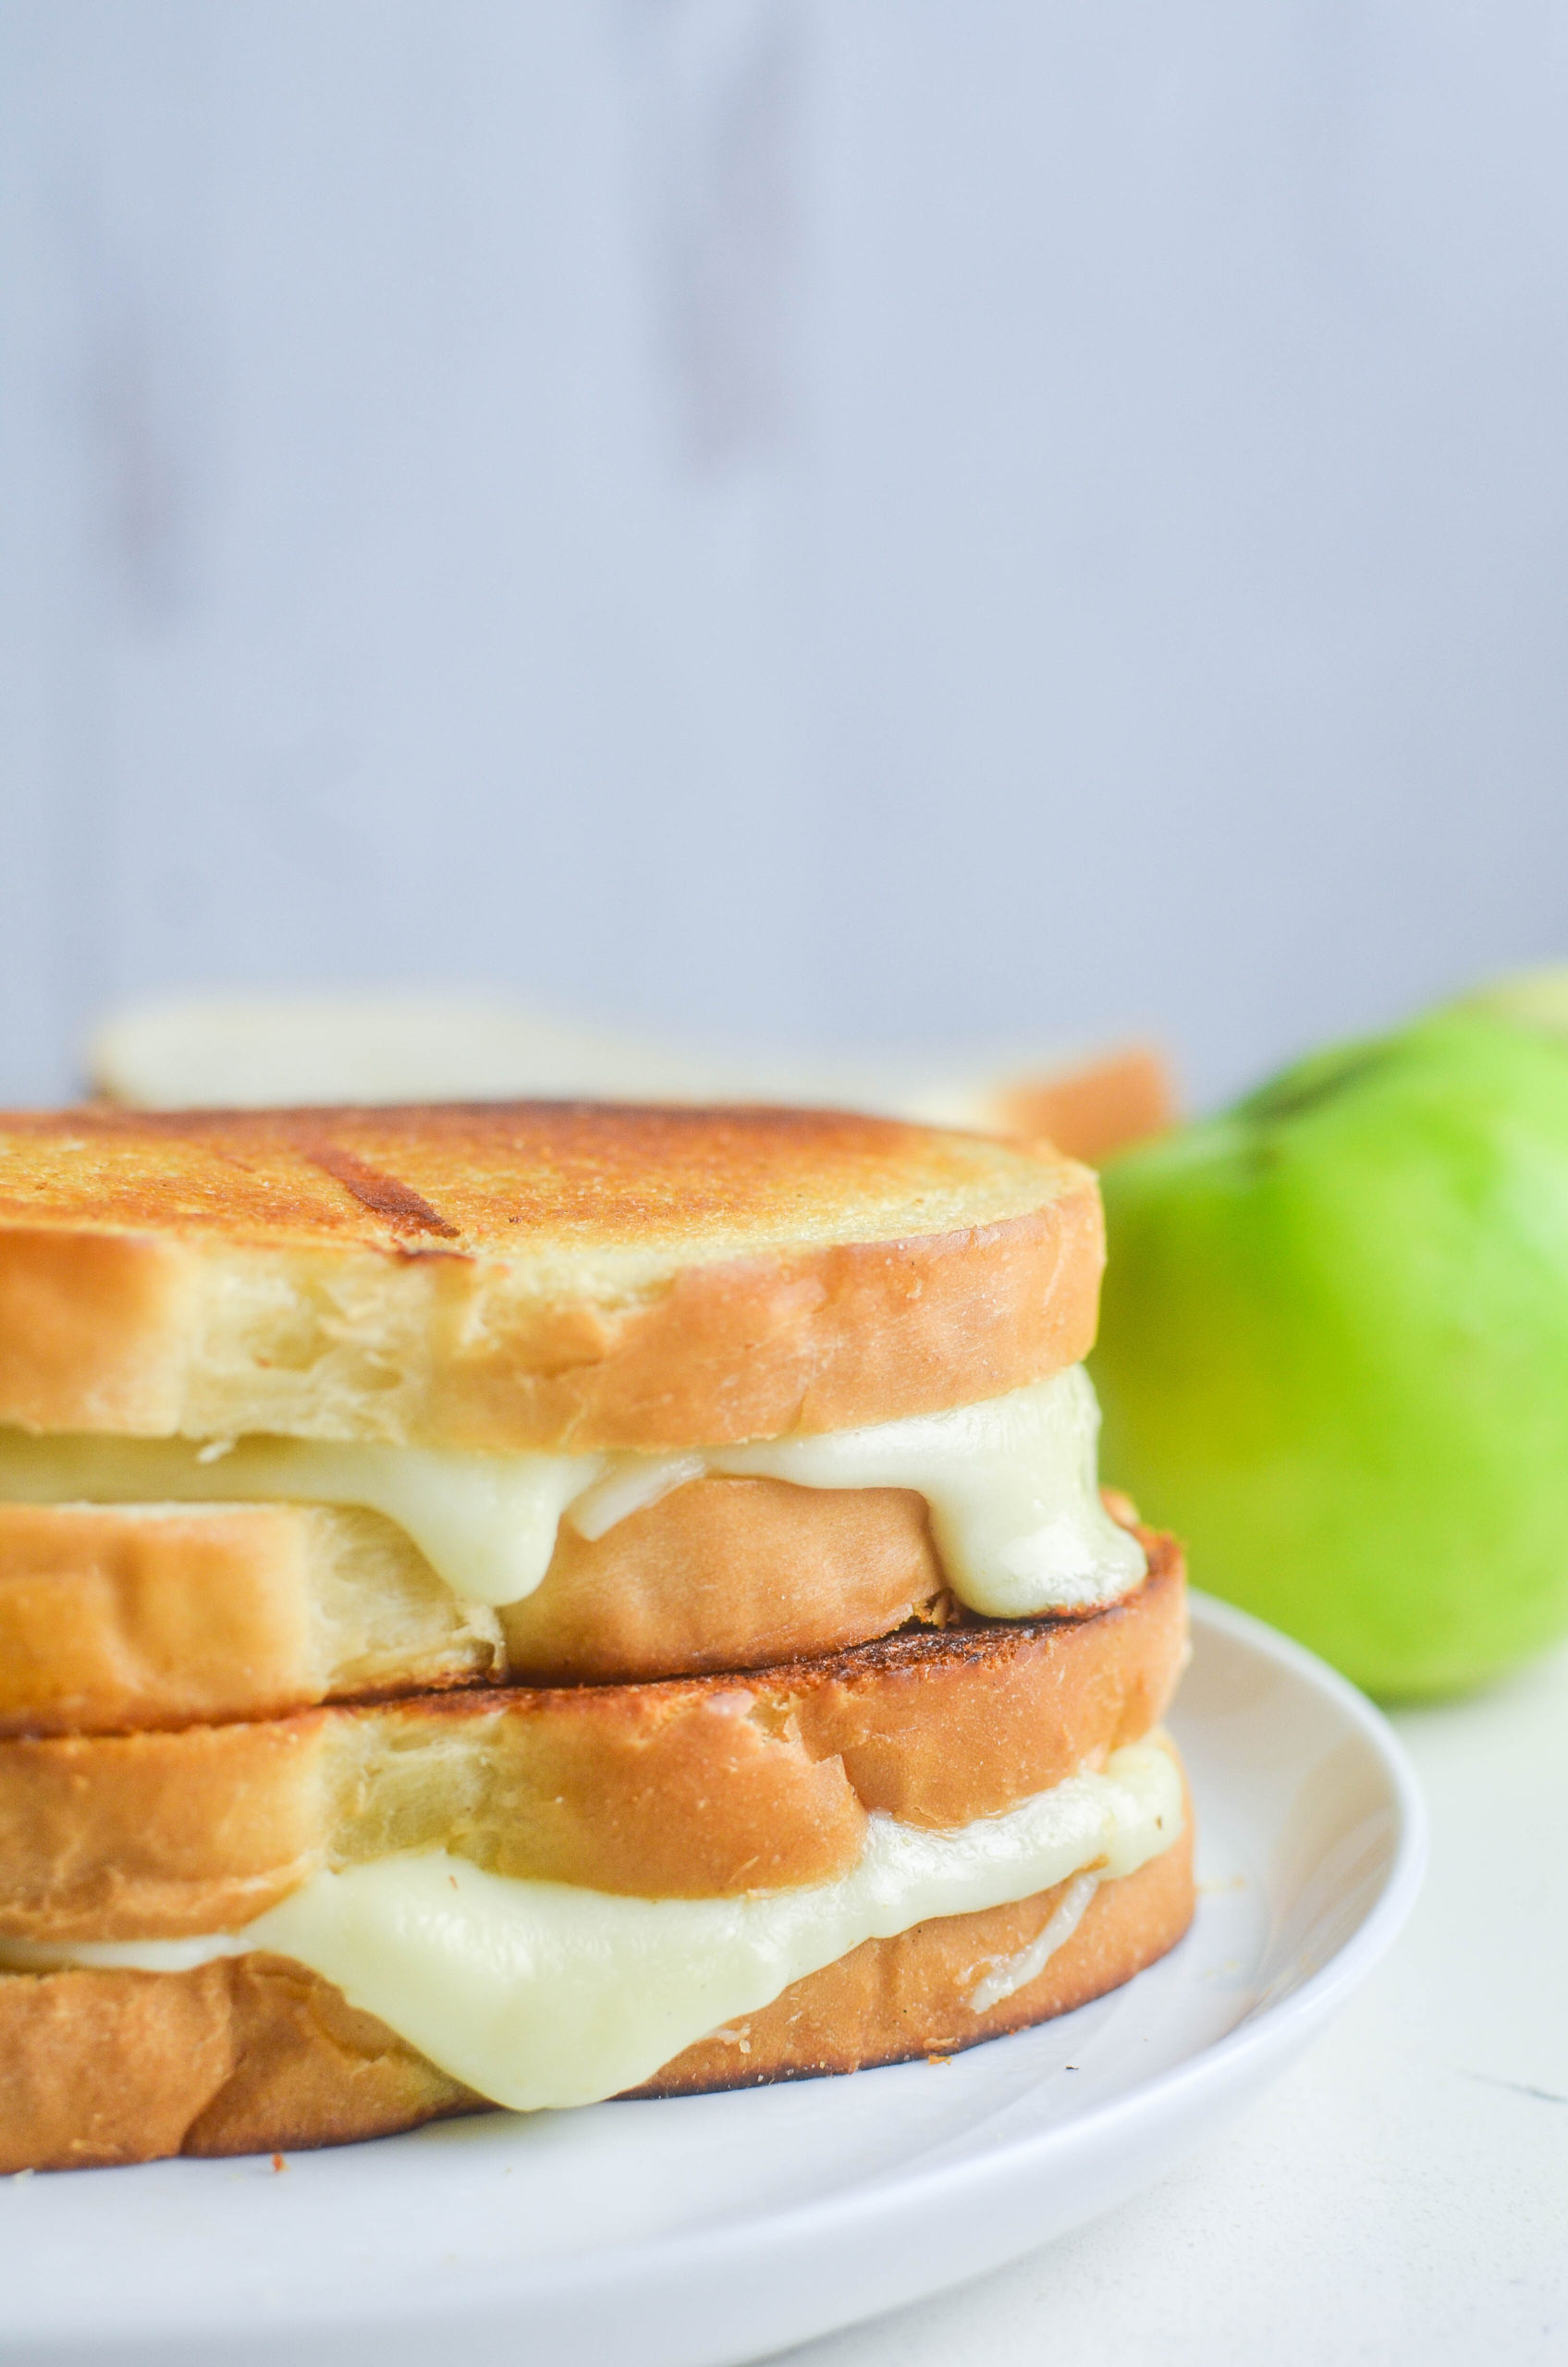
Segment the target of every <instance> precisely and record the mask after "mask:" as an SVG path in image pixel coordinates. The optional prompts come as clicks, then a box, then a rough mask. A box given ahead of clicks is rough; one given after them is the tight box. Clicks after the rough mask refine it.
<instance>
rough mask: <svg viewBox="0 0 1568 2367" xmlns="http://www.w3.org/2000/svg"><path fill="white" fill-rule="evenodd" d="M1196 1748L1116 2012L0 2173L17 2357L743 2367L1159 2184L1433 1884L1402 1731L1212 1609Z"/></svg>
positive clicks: (1199, 1685) (1358, 1973) (1287, 2053)
mask: <svg viewBox="0 0 1568 2367" xmlns="http://www.w3.org/2000/svg"><path fill="white" fill-rule="evenodd" d="M1171 1723H1172V1726H1173V1728H1174V1730H1175V1733H1176V1735H1177V1738H1178V1740H1179V1741H1180V1744H1181V1747H1182V1752H1183V1753H1184V1755H1185V1758H1186V1761H1187V1766H1188V1769H1189V1772H1190V1773H1191V1777H1192V1783H1193V1789H1194V1797H1195V1799H1196V1804H1197V1816H1198V1824H1199V1834H1200V1846H1199V1876H1200V1881H1201V1884H1202V1895H1201V1898H1200V1904H1199V1909H1198V1917H1197V1921H1196V1924H1195V1926H1194V1930H1193V1932H1192V1933H1191V1934H1190V1936H1189V1937H1188V1938H1187V1939H1186V1940H1185V1941H1184V1942H1183V1943H1182V1946H1181V1947H1180V1948H1178V1949H1177V1950H1176V1951H1175V1952H1174V1953H1173V1955H1171V1956H1169V1957H1167V1958H1166V1960H1165V1961H1164V1962H1163V1963H1162V1964H1159V1965H1157V1966H1155V1967H1154V1968H1152V1969H1151V1970H1150V1971H1148V1972H1145V1973H1144V1974H1143V1975H1142V1976H1141V1977H1140V1978H1139V1979H1138V1980H1137V1981H1133V1982H1132V1983H1131V1984H1130V1986H1129V1987H1128V1988H1126V1989H1124V1990H1121V1991H1120V1992H1118V1993H1116V1994H1115V1995H1114V1996H1111V1997H1106V1998H1102V1999H1101V2000H1100V2001H1099V2002H1098V2004H1096V2005H1086V2006H1084V2008H1083V2009H1082V2010H1081V2011H1080V2012H1078V2013H1076V2014H1072V2015H1070V2016H1067V2017H1065V2018H1064V2019H1062V2020H1060V2021H1058V2022H1053V2023H1047V2025H1046V2026H1045V2027H1044V2028H1042V2029H1040V2030H1031V2031H1026V2032H1024V2033H1023V2034H1022V2035H1021V2036H1019V2037H1017V2038H1010V2039H999V2040H996V2041H993V2042H992V2043H991V2044H990V2045H988V2046H981V2047H976V2048H975V2049H974V2051H973V2052H972V2053H970V2054H962V2055H959V2056H957V2057H955V2058H954V2059H953V2060H952V2061H951V2062H950V2063H948V2064H946V2065H942V2066H937V2065H933V2064H929V2063H914V2064H907V2065H901V2066H899V2067H893V2068H889V2069H887V2070H881V2071H866V2072H862V2073H860V2074H859V2075H858V2077H856V2078H854V2079H816V2080H810V2081H803V2082H801V2083H799V2084H797V2085H791V2086H786V2087H778V2088H771V2089H767V2088H765V2089H753V2090H751V2091H746V2092H744V2093H741V2094H735V2095H722V2096H694V2097H691V2098H683V2099H680V2100H679V2101H674V2102H665V2103H621V2104H613V2103H612V2104H600V2105H597V2106H595V2107H594V2108H593V2109H592V2110H589V2111H585V2112H576V2113H555V2114H540V2115H537V2116H533V2118H517V2117H513V2116H508V2115H505V2114H496V2115H494V2116H486V2117H484V2119H480V2120H472V2121H457V2122H448V2123H447V2124H446V2125H444V2126H441V2127H437V2128H428V2129H423V2130H420V2131H417V2132H415V2133H413V2134H411V2135H410V2136H408V2137H400V2138H392V2139H386V2140H383V2141H382V2142H380V2143H379V2144H374V2145H360V2146H351V2147H346V2148H344V2149H342V2150H340V2151H338V2152H322V2153H300V2154H294V2155H291V2156H290V2157H289V2159H288V2165H287V2167H286V2169H285V2170H284V2171H283V2172H282V2173H281V2174H279V2173H276V2172H275V2171H274V2170H273V2168H272V2167H271V2165H269V2164H268V2163H267V2162H265V2161H253V2160H252V2161H244V2162H164V2163H157V2164H153V2165H150V2166H149V2167H147V2168H145V2169H135V2170H91V2171H78V2172H76V2173H74V2174H72V2175H70V2176H67V2177H28V2176H26V2175H25V2174H24V2176H23V2177H20V2178H11V2179H8V2180H0V2355H3V2356H4V2358H5V2359H6V2361H11V2362H17V2363H18V2367H20V2362H34V2361H50V2362H51V2363H52V2367H67V2362H80V2367H88V2362H91V2367H111V2362H112V2367H153V2362H154V2361H155V2362H157V2367H193V2362H195V2361H198V2360H201V2361H214V2360H223V2361H234V2362H246V2367H263V2362H267V2363H268V2367H273V2362H277V2363H278V2367H281V2362H283V2361H288V2367H317V2362H319V2363H320V2367H326V2362H328V2361H330V2362H331V2363H332V2367H413V2362H415V2361H419V2362H421V2367H424V2362H427V2361H429V2360H430V2359H431V2358H432V2357H433V2356H440V2355H443V2354H446V2353H450V2355H452V2356H453V2357H454V2358H457V2359H459V2360H460V2361H462V2362H463V2367H489V2362H491V2361H517V2362H520V2367H521V2362H526V2367H566V2362H568V2361H570V2362H571V2367H597V2362H599V2361H606V2362H608V2361H621V2360H635V2361H637V2367H733V2362H737V2361H745V2360H752V2359H756V2358H759V2357H761V2356H763V2355H764V2354H765V2353H766V2352H768V2351H771V2350H776V2349H781V2348H782V2347H783V2346H785V2345H786V2344H790V2343H795V2342H800V2341H802V2340H804V2339H805V2338H806V2337H807V2336H811V2335H815V2334H822V2333H825V2332H827V2330H828V2329H829V2328H831V2327H834V2326H840V2325H845V2324H849V2323H850V2322H851V2321H852V2320H853V2319H855V2318H859V2317H866V2316H870V2315H871V2314H873V2313H874V2312H876V2311H878V2310H882V2309H888V2308H891V2307H892V2306H894V2305H895V2304H896V2303H899V2302H901V2301H909V2300H916V2299H918V2298H919V2297H920V2296H921V2295H922V2294H925V2293H932V2292H935V2291H937V2290H938V2289H939V2288H940V2287H943V2286H947V2285H952V2284H956V2283H957V2282H958V2281H959V2280H960V2279H961V2278H963V2277H967V2276H973V2275H975V2274H977V2273H978V2272H979V2271H981V2270H983V2269H986V2268H992V2267H995V2266H997V2265H998V2263H1001V2262H1003V2261H1005V2260H1008V2259H1011V2258H1012V2257H1013V2256H1014V2255H1015V2254H1017V2253H1018V2252H1021V2251H1024V2250H1028V2249H1029V2247H1030V2246H1032V2245H1034V2244H1037V2243H1040V2242H1042V2241H1043V2240H1044V2239H1045V2238H1047V2237H1050V2236H1053V2235H1058V2234H1060V2232H1061V2231H1062V2230H1063V2229H1065V2228H1068V2227H1072V2226H1077V2225H1078V2224H1079V2223H1080V2222H1081V2221H1083V2220H1085V2219H1088V2218H1090V2217H1092V2216H1093V2215H1094V2214H1095V2213H1096V2212H1099V2211H1103V2210H1105V2209H1107V2208H1108V2206H1109V2205H1110V2204H1112V2203H1114V2202H1118V2201H1121V2200H1122V2199H1123V2198H1124V2197H1125V2196H1127V2195H1129V2194H1132V2193H1133V2192H1134V2191H1135V2190H1136V2189H1138V2188H1140V2187H1142V2186H1145V2185H1146V2184H1147V2183H1149V2182H1150V2181H1151V2180H1152V2179H1154V2178H1157V2177H1159V2176H1160V2175H1161V2173H1162V2172H1163V2171H1165V2170H1166V2169H1167V2168H1168V2167H1169V2166H1170V2164H1171V2163H1172V2162H1173V2161H1175V2160H1176V2159H1178V2158H1179V2156H1180V2155H1181V2154H1182V2152H1185V2151H1186V2150H1187V2149H1188V2148H1189V2147H1191V2146H1193V2145H1194V2144H1196V2143H1197V2142H1198V2140H1200V2139H1201V2138H1203V2137H1205V2136H1207V2134H1208V2133H1209V2132H1210V2131H1211V2130H1212V2129H1213V2128H1216V2127H1217V2126H1218V2125H1219V2123H1220V2122H1222V2121H1223V2120H1224V2119H1225V2117H1226V2116H1227V2115H1228V2114H1230V2113H1231V2112H1232V2111H1234V2110H1235V2109H1236V2108H1237V2107H1239V2106H1240V2105H1241V2104H1242V2103H1243V2102H1244V2101H1246V2100H1247V2099H1248V2098H1249V2097H1250V2096H1252V2095H1253V2094H1254V2093H1255V2092H1256V2090H1257V2089H1258V2088H1260V2087H1261V2086H1263V2085H1264V2084H1265V2082H1266V2081H1268V2079H1271V2078H1272V2077H1273V2076H1274V2074H1275V2073H1276V2072H1277V2071H1279V2070H1280V2069H1281V2068H1282V2067H1283V2066H1284V2065H1285V2064H1286V2063H1287V2062H1289V2061H1290V2059H1291V2058H1292V2056H1293V2055H1294V2054H1296V2053H1297V2052H1298V2051H1299V2050H1300V2049H1301V2048H1302V2047H1303V2046H1305V2044H1306V2042H1308V2040H1309V2039H1311V2038H1312V2037H1313V2036H1314V2034H1315V2033H1316V2032H1317V2030H1320V2029H1321V2028H1322V2026H1323V2024H1324V2023H1325V2021H1326V2020H1327V2019H1328V2017H1329V2015H1330V2014H1332V2013H1333V2012H1335V2011H1336V2009H1337V2008H1338V2007H1339V2006H1340V2005H1342V2004H1343V2003H1344V2001H1345V1999H1346V1998H1347V1997H1348V1996H1349V1995H1350V1993H1351V1992H1352V1991H1353V1990H1354V1988H1355V1986H1356V1984H1357V1982H1358V1981H1361V1980H1362V1979H1363V1978H1364V1977H1365V1975H1366V1973H1367V1972H1368V1971H1369V1970H1370V1969H1371V1968H1372V1966H1373V1965H1374V1964H1375V1963H1376V1962H1377V1960H1378V1956H1381V1954H1382V1953H1383V1951H1384V1949H1385V1948H1387V1947H1388V1945H1389V1944H1390V1941H1391V1940H1392V1939H1393V1937H1394V1935H1395V1933H1396V1932H1398V1930H1399V1928H1400V1926H1401V1924H1402V1923H1403V1920H1404V1919H1405V1916H1406V1914H1407V1913H1408V1912H1409V1909H1410V1907H1411V1904H1412V1902H1413V1900H1414V1897H1415V1890H1416V1887H1417V1884H1418V1883H1419V1880H1420V1873H1421V1864H1422V1858H1423V1856H1424V1835H1423V1818H1422V1812H1421V1807H1420V1802H1419V1798H1418V1796H1417V1793H1416V1790H1415V1779H1414V1777H1413V1776H1412V1774H1411V1772H1410V1770H1409V1768H1408V1766H1407V1765H1406V1762H1405V1760H1404V1759H1403V1754H1402V1753H1401V1751H1400V1748H1399V1747H1398V1745H1397V1744H1396V1742H1395V1741H1394V1739H1393V1737H1392V1735H1390V1731H1389V1729H1388V1727H1387V1726H1386V1725H1385V1724H1384V1723H1383V1721H1382V1719H1381V1718H1379V1717H1378V1713H1377V1712H1376V1711H1374V1710H1372V1709H1371V1708H1369V1707H1368V1705H1367V1704H1366V1702H1365V1701H1364V1700H1363V1699H1362V1698H1361V1696H1360V1695H1359V1694H1357V1693H1355V1692H1354V1691H1353V1690H1352V1688H1351V1687H1350V1686H1347V1685H1345V1684H1344V1683H1342V1681H1341V1679H1340V1678H1339V1677H1337V1676H1335V1675H1333V1674H1331V1672H1330V1671H1329V1670H1328V1669H1326V1668H1324V1667H1323V1666H1322V1664H1321V1662H1317V1661H1315V1660H1314V1659H1312V1658H1311V1656H1310V1655H1309V1654H1307V1653H1305V1652H1304V1651H1302V1650H1299V1649H1298V1648H1297V1647H1296V1646H1295V1645H1293V1644H1290V1643H1287V1642H1285V1641H1284V1640H1283V1638H1281V1637H1278V1636H1276V1635H1275V1634H1274V1633H1273V1632H1272V1631H1271V1630H1270V1629H1268V1628H1267V1627H1263V1626H1260V1625H1258V1624H1257V1622H1256V1621H1255V1620H1251V1619H1247V1618H1244V1617H1243V1615H1242V1614H1241V1613H1239V1612H1234V1611H1231V1610H1229V1609H1227V1608H1225V1607H1224V1606H1222V1605H1219V1604H1217V1603H1212V1602H1207V1601H1205V1600H1203V1599H1202V1598H1201V1597H1200V1598H1197V1599H1195V1600H1194V1659H1193V1664H1192V1667H1191V1669H1190V1670H1189V1672H1188V1674H1187V1675H1186V1677H1185V1679H1184V1681H1183V1684H1182V1693H1181V1699H1180V1704H1179V1708H1178V1711H1177V1714H1176V1715H1175V1716H1174V1718H1173V1719H1172V1721H1171Z"/></svg>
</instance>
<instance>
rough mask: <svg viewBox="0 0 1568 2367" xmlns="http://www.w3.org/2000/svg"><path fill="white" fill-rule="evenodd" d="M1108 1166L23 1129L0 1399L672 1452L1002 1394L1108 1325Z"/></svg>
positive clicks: (721, 1136)
mask: <svg viewBox="0 0 1568 2367" xmlns="http://www.w3.org/2000/svg"><path fill="white" fill-rule="evenodd" d="M1102 1257H1103V1241H1102V1231H1101V1220H1100V1210H1099V1202H1098V1195H1097V1192H1096V1186H1095V1182H1094V1178H1093V1176H1092V1175H1091V1174H1090V1173H1089V1172H1088V1171H1086V1170H1085V1169H1084V1168H1082V1167H1079V1166H1077V1165H1075V1164H1074V1162H1072V1160H1070V1159H1061V1158H1060V1157H1058V1156H1057V1155H1056V1154H1054V1153H1053V1152H1051V1151H1050V1150H1048V1149H1047V1148H1045V1147H1039V1146H1035V1147H1023V1146H1022V1145H1019V1144H1007V1143H1002V1142H998V1141H994V1140H991V1139H988V1138H986V1137H984V1136H980V1135H972V1134H959V1133H952V1132H948V1131H945V1130H941V1129H937V1128H930V1127H923V1126H914V1125H906V1124H900V1123H899V1122H894V1121H890V1120H885V1119H875V1118H863V1117H855V1116H851V1115H846V1114H843V1113H838V1112H821V1111H808V1110H763V1109H724V1110H700V1109H671V1110H659V1109H651V1108H645V1107H637V1108H623V1107H617V1106H613V1105H601V1104H594V1103H543V1102H534V1103H529V1102H519V1103H478V1104H451V1105H440V1106H435V1107H430V1108H407V1109H376V1110H254V1111H225V1112H222V1113H214V1112H202V1111H196V1112H178V1113H168V1114H165V1113H153V1112H145V1111H131V1110H111V1109H105V1108H99V1107H92V1108H86V1109H80V1110H66V1111H58V1112H45V1113H25V1112H24V1113H19V1114H13V1115H10V1116H6V1117H4V1118H0V1420H3V1421H9V1422H17V1423H21V1424H24V1425H27V1426H28V1427H31V1428H33V1429H80V1430H100V1431H116V1432H129V1433H135V1434H140V1435H146V1436H157V1435H166V1434H169V1433H173V1432H182V1433H184V1434H185V1435H188V1436H194V1437H206V1436H214V1437H216V1436H227V1435H232V1434H234V1433H237V1432H240V1431H246V1430H276V1431H283V1432H287V1433H290V1434H292V1435H295V1436H299V1437H307V1438H308V1437H316V1438H363V1439H380V1440H385V1441H392V1442H398V1443H416V1442H417V1443H422V1444H428V1445H448V1446H458V1447H468V1448H478V1449H484V1450H494V1451H505V1450H508V1449H516V1448H524V1447H539V1448H569V1447H570V1448H572V1449H580V1450H586V1449H591V1448H596V1447H631V1448H640V1447H647V1448H667V1447H680V1446H685V1445H694V1444H701V1443H719V1442H724V1441H732V1440H736V1439H745V1438H762V1437H777V1436H780V1435H783V1434H785V1433H787V1432H790V1431H793V1430H826V1429H843V1428H848V1427H851V1426H853V1425H856V1424H861V1423H867V1422H879V1421H889V1420H894V1419H897V1418H899V1417H902V1416H905V1415H909V1414H914V1413H923V1412H934V1411H938V1410H941V1409H943V1408H946V1407H949V1406H952V1405H958V1404H967V1403H971V1402H973V1401H975V1400H977V1399H980V1398H984V1397H987V1396H994V1395H998V1394H999V1393H1001V1392H1003V1391H1006V1390H1009V1389H1012V1388H1017V1387H1019V1386H1022V1385H1023V1383H1024V1382H1026V1381H1030V1380H1037V1379H1039V1378H1041V1377H1043V1376H1044V1375H1045V1374H1047V1373H1049V1372H1051V1371H1054V1370H1057V1369H1058V1368H1060V1367H1061V1366H1063V1365H1065V1364H1069V1363H1072V1362H1075V1361H1076V1360H1077V1359H1078V1358H1079V1357H1080V1356H1081V1355H1083V1354H1084V1352H1085V1350H1086V1349H1087V1347H1088V1346H1089V1344H1090V1342H1091V1340H1092V1337H1093V1331H1094V1321H1095V1311H1096V1294H1097V1289H1098V1281H1099V1271H1100V1266H1101V1262H1102Z"/></svg>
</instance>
